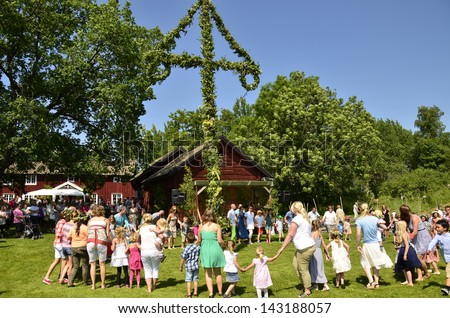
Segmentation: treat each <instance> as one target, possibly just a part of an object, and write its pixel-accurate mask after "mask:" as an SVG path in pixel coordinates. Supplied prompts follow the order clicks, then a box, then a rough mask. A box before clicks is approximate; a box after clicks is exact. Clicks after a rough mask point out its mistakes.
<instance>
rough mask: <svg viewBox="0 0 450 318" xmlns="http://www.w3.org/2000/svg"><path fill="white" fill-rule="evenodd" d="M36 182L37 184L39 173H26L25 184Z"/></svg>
mask: <svg viewBox="0 0 450 318" xmlns="http://www.w3.org/2000/svg"><path fill="white" fill-rule="evenodd" d="M36 184H37V174H27V175H25V185H36Z"/></svg>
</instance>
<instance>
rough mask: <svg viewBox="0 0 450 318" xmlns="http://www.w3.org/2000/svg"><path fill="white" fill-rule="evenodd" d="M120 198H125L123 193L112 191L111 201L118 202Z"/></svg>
mask: <svg viewBox="0 0 450 318" xmlns="http://www.w3.org/2000/svg"><path fill="white" fill-rule="evenodd" d="M118 199H120V200H122V199H123V195H122V193H111V202H112V203H113V204H116V203H117V201H118Z"/></svg>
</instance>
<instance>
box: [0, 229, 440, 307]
mask: <svg viewBox="0 0 450 318" xmlns="http://www.w3.org/2000/svg"><path fill="white" fill-rule="evenodd" d="M11 232H12V229H11ZM353 232H355V231H353ZM53 238H54V236H53V234H45V235H44V238H43V239H37V240H31V239H16V238H5V239H0V273H1V274H0V297H2V298H27V297H30V298H50V297H57V298H64V297H76V298H85V297H92V298H103V297H106V298H114V297H116V298H122V297H123V298H140V297H157V298H179V297H184V295H185V293H186V289H185V283H184V272H180V271H179V269H178V268H179V260H180V253H181V248H180V244H179V241H178V242H177V243H178V244H177V245H176V246H177V248H176V249H174V250H167V249H166V251H165V253H166V255H167V258H166V260H165V262H164V263H162V264H161V269H160V277H159V283H158V285H157V289H156V291H155V292H154V293H152V294H150V295H149V294H148V293H147V292H146V289H145V282H144V279H143V277H144V273H143V270H142V272H141V276H142V281H141V288H140V289H137V288H133V289H127V288H120V289H118V288H116V286H115V285H116V284H115V274H116V269H115V268H113V267H111V266H110V265H109V263H108V264H107V266H106V267H107V282H106V283H107V288H106V289H103V290H102V289H100V288H98V289H97V290H91V288H90V286H83V285H78V283H77V286H76V287H75V288H68V287H67V285H60V284H58V283H53V284H52V285H45V284H43V283H42V278H43V277H44V275H45V273H46V271H47V269H48V266H49V265H50V263H51V262H52V261H53V255H54V254H53V246H52V243H53ZM347 243H349V245H350V249H351V263H352V269H351V271H350V272H347V273H346V274H345V280H346V286H347V288H346V289H345V290H344V289H336V288H335V287H334V284H333V280H334V272H333V269H332V264H331V262H326V263H325V271H326V274H327V278H328V281H329V285H330V287H331V290H330V291H328V292H326V291H321V290H319V291H315V292H314V293H313V295H312V298H422V297H426V298H442V297H443V296H442V293H441V291H440V289H441V288H442V287H443V286H444V285H445V263H444V262H443V260H442V259H441V260H440V262H439V264H438V265H439V269H440V272H441V274H440V275H431V278H429V279H427V280H425V281H423V282H417V283H416V284H415V286H414V287H408V286H403V285H400V283H401V282H402V281H403V277H402V275H400V276H399V275H395V274H394V272H393V269H382V270H381V281H380V288H379V289H376V290H368V289H366V288H365V285H366V284H367V278H366V277H365V275H364V272H363V270H362V268H361V265H360V263H359V253H358V251H357V250H356V248H355V238H354V234H353V237H352V239H351V240H350V241H347ZM280 244H281V243H279V242H278V241H275V242H272V243H271V244H266V243H265V242H264V243H261V245H262V246H264V249H265V251H266V255H267V256H269V257H270V256H273V255H274V254H275V253H276V251H277V250H278V249H279V247H280ZM385 245H386V249H387V252H388V254H389V255H390V256H391V259H392V260H394V255H395V250H394V248H393V244H392V235H391V236H390V237H389V238H388V239H387V241H386V243H385ZM257 246H258V244H256V243H255V244H253V245H248V244H242V245H238V246H237V252H238V253H239V255H238V262H239V264H240V265H241V266H246V265H248V264H250V262H251V260H252V258H254V257H255V256H254V254H255V249H256V247H257ZM293 255H294V248H293V245H292V244H290V245H289V247H288V248H287V249H286V250H285V251H284V252H283V254H282V255H281V256H280V257H279V258H278V259H277V260H276V261H274V262H272V263H269V269H270V273H271V276H272V281H273V286H272V287H270V288H269V293H270V297H276V298H294V297H297V296H298V294H299V286H300V284H299V279H298V278H297V277H296V275H295V274H294V271H293V269H292V265H291V264H292V258H293ZM58 271H59V267H57V269H56V270H55V271H54V273H53V274H52V277H51V279H52V280H53V281H57V275H58ZM79 271H80V272H81V269H80V270H79ZM79 274H80V273H79ZM240 277H241V280H240V282H239V283H238V285H237V294H238V295H237V297H242V298H250V297H256V291H255V289H254V287H253V285H252V277H253V270H250V271H248V272H246V273H240ZM224 280H225V275H224ZM98 281H99V278H97V286H98V287H99V286H100V284H99V282H98ZM77 282H80V279H77ZM226 286H228V284H227V283H225V287H224V288H226ZM224 290H225V289H224ZM207 296H208V292H207V289H206V284H205V278H204V272H203V270H200V281H199V297H200V298H202V297H207ZM216 297H217V296H216Z"/></svg>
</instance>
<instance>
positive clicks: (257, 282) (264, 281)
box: [243, 246, 276, 298]
mask: <svg viewBox="0 0 450 318" xmlns="http://www.w3.org/2000/svg"><path fill="white" fill-rule="evenodd" d="M256 256H258V257H257V258H254V259H253V261H252V263H251V264H250V265H248V266H247V267H246V268H244V270H243V272H246V271H248V270H249V269H250V268H252V267H255V271H254V272H253V286H255V287H256V294H257V295H258V298H262V297H264V298H269V290H268V287H269V286H272V278H271V277H270V272H269V267H268V266H267V263H268V262H272V261H273V260H275V259H276V256H274V257H271V258H268V257H267V256H264V249H263V248H262V246H258V247H257V248H256ZM263 294H264V296H263Z"/></svg>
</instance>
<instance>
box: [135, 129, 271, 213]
mask: <svg viewBox="0 0 450 318" xmlns="http://www.w3.org/2000/svg"><path fill="white" fill-rule="evenodd" d="M204 148H205V145H204V144H203V145H200V146H198V147H196V148H194V149H192V150H190V151H187V150H186V149H184V148H182V147H180V148H177V149H175V150H174V151H172V152H170V153H168V154H167V155H165V156H163V157H161V158H159V159H157V160H155V161H154V162H153V163H152V164H150V166H149V167H148V168H147V169H145V170H144V171H142V172H140V173H139V174H138V175H136V176H135V177H134V178H132V179H131V182H132V184H133V187H134V188H135V189H138V195H139V197H140V198H142V201H143V204H144V206H145V207H147V208H148V209H150V210H156V209H164V210H165V211H167V210H168V208H169V207H170V205H172V204H173V203H174V199H175V198H174V197H173V194H174V193H176V190H177V189H179V188H180V185H181V184H182V183H183V177H184V173H185V167H186V166H188V167H189V168H190V169H191V171H192V178H193V183H194V187H195V194H196V204H197V206H198V208H199V210H200V211H203V209H204V208H205V202H206V191H204V190H205V189H206V187H207V185H208V182H207V178H206V169H205V168H204V167H203V161H202V152H203V150H204ZM218 150H219V154H220V155H221V156H222V163H221V166H220V172H221V184H222V188H223V198H224V205H223V206H222V212H223V213H224V214H225V213H226V211H227V210H228V209H229V206H230V204H231V203H236V204H239V203H241V204H243V205H248V204H252V205H255V206H264V205H265V204H266V202H267V201H268V199H269V195H270V191H271V189H272V187H273V181H272V179H273V175H272V174H271V173H270V172H268V171H267V170H265V169H264V168H262V167H261V166H260V165H259V164H258V163H257V162H255V161H254V160H252V159H251V158H250V157H248V156H247V155H246V154H244V153H243V152H242V151H241V149H240V148H239V147H237V146H236V145H235V144H233V143H232V142H231V141H229V140H228V139H227V138H225V137H221V138H220V143H219V149H218Z"/></svg>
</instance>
